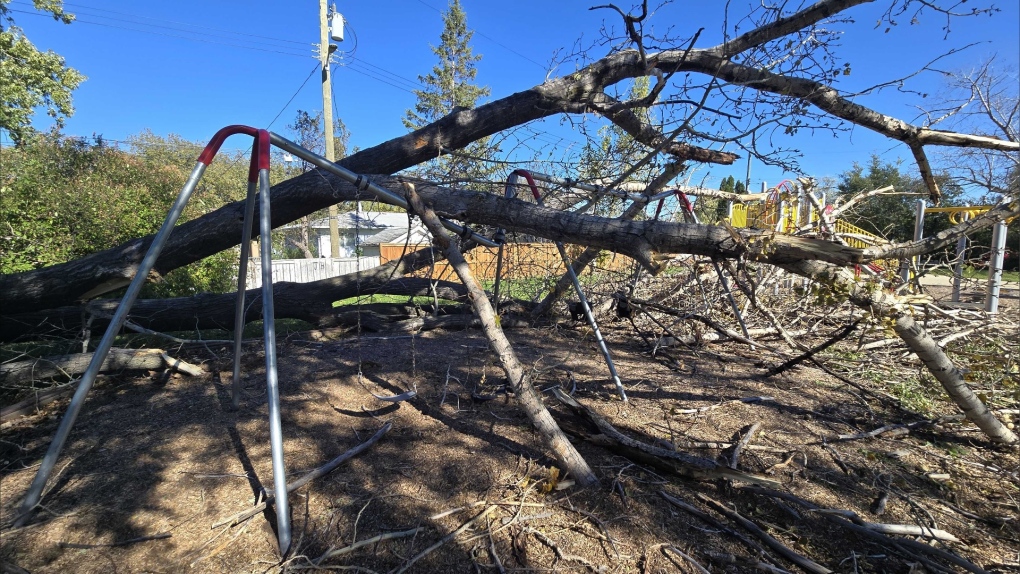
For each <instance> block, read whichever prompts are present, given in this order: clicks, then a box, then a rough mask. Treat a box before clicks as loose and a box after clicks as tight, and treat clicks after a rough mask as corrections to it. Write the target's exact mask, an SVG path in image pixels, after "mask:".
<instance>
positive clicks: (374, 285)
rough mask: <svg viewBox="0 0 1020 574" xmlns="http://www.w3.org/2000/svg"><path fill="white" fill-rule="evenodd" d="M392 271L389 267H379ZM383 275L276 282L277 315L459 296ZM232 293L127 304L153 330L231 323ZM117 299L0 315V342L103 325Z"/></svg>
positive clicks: (323, 315)
mask: <svg viewBox="0 0 1020 574" xmlns="http://www.w3.org/2000/svg"><path fill="white" fill-rule="evenodd" d="M383 267H386V268H387V269H389V270H392V266H388V265H387V266H383ZM386 277H387V275H386V274H382V273H373V272H368V273H367V274H362V275H357V274H350V275H344V276H341V277H333V278H331V279H323V280H321V281H315V282H312V283H288V282H281V283H276V284H274V286H273V290H274V292H273V300H274V302H275V316H276V318H277V319H300V320H302V321H307V322H309V323H311V324H313V325H315V326H316V327H318V328H328V327H335V326H337V325H340V324H343V323H344V320H343V317H342V316H341V315H342V313H343V312H344V309H343V308H342V307H341V308H337V307H333V302H334V301H338V300H341V299H347V298H350V297H356V296H358V295H364V294H366V293H373V294H382V295H403V296H408V297H410V296H414V295H429V296H431V295H432V286H433V284H435V287H436V290H437V291H436V292H437V293H438V295H439V297H441V298H443V299H449V300H458V299H461V298H462V297H464V295H465V294H466V291H465V290H464V286H463V285H460V284H458V283H452V282H449V281H438V282H434V281H431V280H429V279H421V278H415V277H405V278H399V279H393V280H390V281H384V279H385V278H386ZM234 298H235V294H233V293H224V294H212V293H203V294H199V295H195V296H193V297H180V298H176V299H139V300H137V301H135V304H134V305H133V306H132V307H131V315H130V319H129V320H130V321H131V322H132V323H134V324H135V325H138V326H141V327H144V328H146V329H151V330H153V331H162V332H167V331H197V330H202V329H224V330H227V331H230V330H233V328H234ZM245 301H247V302H248V303H247V304H246V305H245V314H244V321H245V323H248V322H250V321H257V320H259V319H261V318H262V292H261V290H259V289H250V290H248V291H247V292H246V293H245ZM119 304H120V300H115V299H104V300H100V301H92V302H89V303H87V304H85V305H83V306H77V305H76V306H68V307H60V308H57V309H47V310H44V311H35V312H32V313H20V314H17V315H4V316H0V342H11V341H16V340H18V339H22V338H26V337H32V336H43V335H44V336H57V337H64V338H74V337H75V336H76V335H77V334H78V333H79V332H80V331H81V329H82V327H83V323H82V321H83V320H87V319H88V318H91V323H90V324H89V328H90V329H92V330H94V331H102V330H104V329H106V327H107V325H109V323H110V317H112V316H113V313H114V312H115V311H116V310H117V306H118V305H119Z"/></svg>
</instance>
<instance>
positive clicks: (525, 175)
mask: <svg viewBox="0 0 1020 574" xmlns="http://www.w3.org/2000/svg"><path fill="white" fill-rule="evenodd" d="M515 175H519V176H521V177H523V178H524V179H526V180H528V185H529V186H531V195H533V196H534V197H535V201H539V202H540V201H542V199H541V195H539V193H538V185H537V184H536V183H535V178H533V177H531V172H530V171H528V170H526V169H515V170H514V171H513V173H511V174H510V176H511V177H512V176H515Z"/></svg>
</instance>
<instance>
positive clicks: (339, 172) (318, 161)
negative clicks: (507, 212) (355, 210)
mask: <svg viewBox="0 0 1020 574" xmlns="http://www.w3.org/2000/svg"><path fill="white" fill-rule="evenodd" d="M269 137H270V141H272V142H273V145H274V146H276V147H278V148H280V149H282V150H284V151H288V152H290V153H292V154H294V155H296V156H298V157H300V158H301V159H303V160H305V161H307V162H308V163H310V164H312V165H314V166H316V167H320V168H322V169H324V170H326V171H328V172H330V173H332V174H334V175H336V176H338V177H340V178H341V179H343V180H344V181H346V182H348V183H350V184H352V185H353V186H354V187H356V188H357V189H358V191H370V192H372V193H373V194H374V195H375V196H376V197H377V198H379V200H380V201H383V202H385V203H388V204H390V205H396V206H397V207H402V208H404V209H408V205H407V201H406V200H405V199H404V198H403V197H401V196H399V195H397V194H395V193H393V192H392V191H390V190H388V189H386V188H383V187H380V186H378V185H376V184H374V183H372V181H371V180H370V179H368V178H367V177H365V176H363V175H358V174H356V173H354V172H353V171H351V170H349V169H347V168H344V167H341V166H339V165H337V164H335V163H333V162H331V161H329V160H327V159H326V158H324V157H322V156H321V155H319V154H317V153H314V152H310V151H308V150H306V149H305V148H303V147H301V146H299V145H297V144H296V143H294V142H292V141H290V140H289V139H287V138H285V137H282V136H279V135H277V134H274V133H271V132H270V134H269ZM440 221H441V222H442V223H443V227H445V228H447V229H449V230H450V231H452V232H454V233H456V234H457V235H459V236H461V237H465V236H467V237H469V238H470V239H472V240H473V241H475V242H477V243H478V244H479V245H484V246H486V247H494V248H495V247H499V244H498V243H496V242H495V241H493V240H491V239H489V238H488V237H485V236H483V235H481V234H479V233H476V232H474V231H471V230H470V229H468V228H466V227H464V226H462V225H458V224H456V223H453V222H452V221H447V220H445V219H440Z"/></svg>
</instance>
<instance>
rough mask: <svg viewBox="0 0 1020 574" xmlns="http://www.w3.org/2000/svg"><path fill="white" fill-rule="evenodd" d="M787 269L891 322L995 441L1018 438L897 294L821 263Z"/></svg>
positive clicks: (925, 364)
mask: <svg viewBox="0 0 1020 574" xmlns="http://www.w3.org/2000/svg"><path fill="white" fill-rule="evenodd" d="M783 267H784V268H785V269H786V270H788V271H791V272H793V273H797V274H798V275H802V276H804V277H808V278H810V279H812V280H815V281H818V282H819V283H821V284H823V285H827V286H829V288H831V289H832V290H833V291H834V292H835V293H845V294H847V296H848V298H849V300H850V302H852V303H853V304H854V305H857V306H858V307H860V308H862V309H865V310H867V311H870V312H871V313H873V314H875V315H876V316H877V317H883V318H886V319H888V320H891V321H892V326H893V330H894V331H896V334H897V335H899V336H900V338H901V339H903V342H904V343H906V344H907V346H908V347H909V348H910V349H911V350H912V351H914V353H916V354H917V356H918V358H920V359H921V362H922V363H924V366H925V367H926V368H927V369H928V371H929V372H930V373H931V374H932V376H934V377H935V379H936V380H937V381H938V382H939V383H940V384H941V385H942V388H944V389H945V390H946V394H948V395H949V398H950V399H952V401H953V402H954V403H956V406H958V407H960V410H962V411H963V412H964V414H965V415H966V416H967V418H968V419H970V421H971V422H973V423H974V424H976V425H977V426H978V428H980V429H981V431H982V432H984V433H985V435H987V436H988V438H989V439H991V440H992V441H993V442H997V443H1003V444H1011V443H1015V442H1017V440H1018V438H1017V436H1016V434H1014V433H1013V431H1011V430H1009V429H1008V428H1006V425H1004V424H1002V422H1000V421H999V419H997V418H995V415H993V414H992V412H991V411H990V410H988V407H987V406H986V405H985V404H984V403H983V402H981V399H980V398H978V396H977V395H976V394H974V391H973V390H972V389H971V388H970V387H969V386H968V385H967V382H966V381H965V380H964V378H963V373H961V372H960V370H959V369H957V368H956V366H955V365H954V364H953V362H952V360H950V358H949V356H948V355H946V353H945V351H943V350H942V347H939V345H938V343H937V342H936V341H935V340H934V339H932V338H931V335H929V334H928V332H927V331H925V330H924V329H923V328H922V327H921V326H920V325H918V324H917V322H916V321H914V318H913V316H911V310H910V308H909V306H908V305H904V304H902V303H900V302H899V301H898V300H897V299H896V296H895V295H892V294H891V293H886V292H884V291H882V290H881V289H880V288H877V287H872V286H868V285H861V284H860V283H858V282H857V281H856V279H855V278H854V275H853V273H852V272H850V271H849V270H847V269H842V268H839V267H836V266H833V265H829V264H826V263H822V262H819V261H802V262H799V263H795V264H789V265H784V266H783Z"/></svg>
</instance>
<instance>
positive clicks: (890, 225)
mask: <svg viewBox="0 0 1020 574" xmlns="http://www.w3.org/2000/svg"><path fill="white" fill-rule="evenodd" d="M935 179H936V181H938V183H939V187H940V188H941V190H942V201H943V203H944V204H945V205H953V204H955V203H957V202H958V201H959V197H960V195H961V194H962V190H961V189H960V187H959V186H958V185H956V184H955V183H954V182H952V181H951V180H950V179H949V178H948V177H947V176H946V175H944V174H936V176H935ZM888 185H891V186H893V188H894V189H895V190H896V191H897V192H912V193H916V194H923V195H925V196H927V195H928V192H927V188H926V187H925V185H924V182H922V181H921V180H920V178H918V177H911V176H909V175H907V174H905V173H903V172H901V171H900V164H899V163H889V162H884V163H883V162H882V160H881V159H880V158H879V157H878V156H876V155H873V156H871V160H870V161H869V162H868V164H867V165H866V166H865V165H861V164H859V163H856V162H854V165H853V168H851V169H849V170H847V171H845V172H843V173H842V174H840V179H839V183H838V185H837V187H838V188H839V193H840V195H841V196H843V197H844V200H846V199H849V198H850V197H852V196H854V195H856V194H858V193H861V192H864V191H870V190H873V189H879V188H881V187H885V186H888ZM916 201H917V196H902V195H885V196H882V195H880V196H877V197H872V198H870V199H868V200H867V201H866V202H865V203H864V204H863V205H861V207H860V208H858V209H855V210H854V213H847V214H845V215H844V219H846V220H847V221H849V222H850V223H852V224H854V225H856V226H858V227H860V228H862V229H865V230H867V231H869V232H871V233H875V234H877V235H881V236H883V237H886V238H888V239H891V240H893V241H908V240H910V239H913V237H914V219H915V213H914V211H915V207H914V205H915V203H916ZM924 223H925V225H924V227H925V229H924V234H925V236H930V235H931V234H933V233H937V232H938V231H940V230H941V229H944V228H945V227H947V226H948V218H945V217H927V218H925V222H924Z"/></svg>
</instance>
